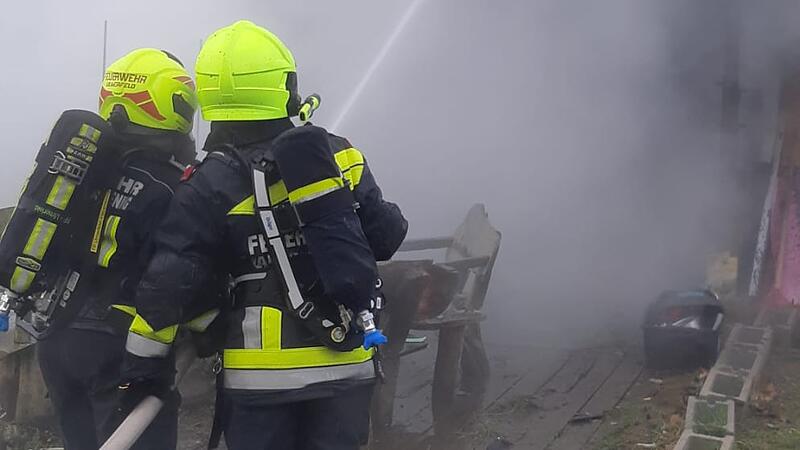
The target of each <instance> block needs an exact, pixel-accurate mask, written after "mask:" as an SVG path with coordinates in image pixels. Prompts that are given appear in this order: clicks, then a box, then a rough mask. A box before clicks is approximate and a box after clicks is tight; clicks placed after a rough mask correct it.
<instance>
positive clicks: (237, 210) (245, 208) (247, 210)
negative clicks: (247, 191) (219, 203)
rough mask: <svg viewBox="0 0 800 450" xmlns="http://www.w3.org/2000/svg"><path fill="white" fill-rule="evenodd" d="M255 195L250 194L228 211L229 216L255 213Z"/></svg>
mask: <svg viewBox="0 0 800 450" xmlns="http://www.w3.org/2000/svg"><path fill="white" fill-rule="evenodd" d="M255 202H256V199H255V196H253V195H251V196H250V197H247V198H246V199H244V200H242V201H241V202H239V204H238V205H236V206H234V207H233V208H231V210H230V211H228V215H229V216H252V215H254V214H255V213H256V209H255Z"/></svg>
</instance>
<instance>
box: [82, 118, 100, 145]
mask: <svg viewBox="0 0 800 450" xmlns="http://www.w3.org/2000/svg"><path fill="white" fill-rule="evenodd" d="M78 136H81V137H85V138H87V139H89V140H91V141H92V142H94V143H97V141H99V140H100V130H98V129H97V128H95V127H93V126H91V125H89V124H88V123H85V124H83V125H81V129H80V131H78Z"/></svg>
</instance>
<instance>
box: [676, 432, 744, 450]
mask: <svg viewBox="0 0 800 450" xmlns="http://www.w3.org/2000/svg"><path fill="white" fill-rule="evenodd" d="M733 446H734V440H733V436H726V437H724V438H718V437H714V436H706V435H704V434H696V433H692V432H691V431H689V430H686V431H684V432H683V434H682V435H681V438H680V439H679V440H678V443H677V444H675V447H674V448H675V450H733Z"/></svg>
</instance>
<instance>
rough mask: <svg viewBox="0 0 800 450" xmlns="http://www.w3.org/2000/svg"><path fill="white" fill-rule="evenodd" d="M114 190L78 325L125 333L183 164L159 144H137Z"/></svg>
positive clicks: (134, 311)
mask: <svg viewBox="0 0 800 450" xmlns="http://www.w3.org/2000/svg"><path fill="white" fill-rule="evenodd" d="M118 171H119V176H118V178H117V179H116V180H115V182H114V185H113V189H112V190H111V191H110V192H109V197H108V203H107V209H106V211H105V213H106V216H105V217H106V218H105V223H104V224H103V228H102V235H101V241H100V246H99V250H98V252H97V255H98V256H97V268H96V269H95V271H94V272H93V273H92V275H91V283H92V289H91V290H90V294H89V295H90V298H88V299H87V301H86V302H85V306H84V307H83V308H82V310H81V311H80V313H79V314H78V316H77V318H76V320H75V321H74V322H73V323H72V324H71V327H72V328H80V329H90V330H96V331H105V332H109V333H114V334H121V335H125V333H126V332H127V328H128V326H129V325H130V322H131V320H133V317H134V316H135V314H136V309H135V307H134V304H133V297H134V293H135V291H136V286H137V285H138V283H139V279H140V278H141V274H142V272H144V270H145V269H146V267H147V263H148V262H149V260H150V258H151V256H152V254H153V249H154V247H153V243H152V240H151V236H152V235H153V233H154V231H155V229H156V226H157V225H158V222H159V220H160V219H161V217H163V216H164V213H165V211H166V209H167V207H168V206H169V204H170V201H171V200H172V196H173V194H174V190H175V187H176V186H177V185H178V183H179V181H180V177H181V174H182V172H183V168H182V166H181V165H180V164H179V163H177V162H175V161H174V160H171V159H168V156H166V153H162V152H159V150H156V149H148V150H134V151H131V152H130V153H129V155H128V156H127V157H126V158H125V159H124V162H123V165H122V167H121V168H119V169H118Z"/></svg>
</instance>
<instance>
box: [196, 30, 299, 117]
mask: <svg viewBox="0 0 800 450" xmlns="http://www.w3.org/2000/svg"><path fill="white" fill-rule="evenodd" d="M195 71H196V72H197V92H198V98H199V101H200V108H201V110H202V112H203V118H204V119H206V120H209V121H230V120H270V119H281V118H284V117H289V116H293V115H296V114H297V112H298V110H299V107H300V97H299V95H298V94H297V75H296V71H297V68H296V66H295V62H294V57H293V56H292V53H291V52H290V51H289V49H288V48H287V47H286V46H285V45H284V44H283V42H281V41H280V39H278V38H277V37H276V36H275V35H274V34H272V33H270V32H269V31H267V30H266V29H264V28H261V27H259V26H257V25H255V24H253V23H252V22H249V21H246V20H242V21H239V22H236V23H234V24H233V25H230V26H227V27H224V28H221V29H219V30H217V31H216V32H214V34H212V35H211V36H210V37H209V38H208V39H207V40H206V42H205V44H203V48H202V49H201V50H200V54H199V55H198V56H197V62H196V63H195Z"/></svg>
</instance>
